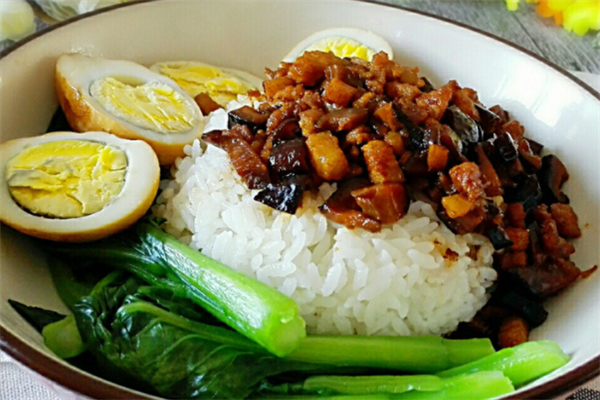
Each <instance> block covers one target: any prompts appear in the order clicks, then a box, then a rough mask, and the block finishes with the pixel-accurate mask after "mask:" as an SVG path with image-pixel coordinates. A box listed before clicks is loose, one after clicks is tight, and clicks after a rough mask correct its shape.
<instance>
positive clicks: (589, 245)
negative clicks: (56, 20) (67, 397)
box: [0, 1, 600, 397]
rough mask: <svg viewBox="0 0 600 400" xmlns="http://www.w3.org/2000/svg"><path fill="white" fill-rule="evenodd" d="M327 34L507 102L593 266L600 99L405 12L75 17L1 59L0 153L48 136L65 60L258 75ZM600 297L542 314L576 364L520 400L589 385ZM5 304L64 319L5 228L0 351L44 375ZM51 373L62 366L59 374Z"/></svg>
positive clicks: (43, 278)
mask: <svg viewBox="0 0 600 400" xmlns="http://www.w3.org/2000/svg"><path fill="white" fill-rule="evenodd" d="M330 27H358V28H364V29H368V30H371V31H373V32H375V33H377V34H379V35H380V36H382V37H383V38H385V39H386V40H387V41H389V43H390V44H391V45H392V48H393V50H394V54H395V60H396V61H398V62H400V63H402V64H404V65H410V66H419V67H420V70H421V73H422V74H423V75H425V76H427V77H429V78H430V80H431V81H432V82H433V83H434V84H443V83H445V82H447V81H448V80H450V79H455V80H457V81H458V82H459V84H461V85H462V86H466V87H471V88H474V89H476V90H477V91H478V93H479V96H480V99H481V101H482V102H483V104H486V105H488V106H492V105H494V104H501V105H502V106H503V107H504V108H505V109H506V110H508V111H509V112H510V113H511V114H512V116H513V117H514V118H516V119H518V120H519V121H520V122H521V123H522V124H523V125H524V126H525V128H526V135H528V136H529V137H531V138H533V139H534V140H536V141H538V142H541V143H543V144H544V145H545V148H546V150H547V151H549V152H552V153H555V154H557V155H558V156H559V157H560V158H561V159H562V160H563V162H564V163H565V164H566V166H567V168H568V170H569V172H570V176H571V178H570V180H569V181H568V183H567V184H566V186H565V192H566V193H567V194H568V195H569V196H570V198H571V204H572V206H573V208H574V209H575V210H576V212H577V214H578V215H579V219H580V225H581V227H582V230H583V236H582V238H581V239H578V240H576V241H575V247H576V249H577V252H576V254H575V255H574V261H575V262H576V264H577V265H578V266H579V267H580V268H581V269H583V270H586V269H589V268H591V267H592V266H593V265H596V264H597V263H598V259H599V258H600V257H599V252H600V246H598V233H599V232H598V230H599V212H598V211H599V209H600V206H599V203H598V198H599V187H600V184H599V178H598V167H599V165H598V164H599V156H598V154H600V131H599V129H600V128H599V121H600V100H599V99H598V98H597V97H595V96H594V95H593V94H592V93H591V91H589V90H588V89H586V88H585V87H583V86H581V85H579V84H578V83H576V82H575V81H574V80H572V79H571V78H569V77H568V76H567V75H566V74H565V73H563V72H561V71H559V70H557V69H556V68H554V67H552V66H550V65H548V64H546V63H544V62H542V61H540V60H537V59H535V58H534V57H532V56H530V55H528V54H525V53H523V52H522V51H520V50H517V49H515V48H512V47H510V46H508V45H506V44H504V43H501V42H500V41H498V40H496V39H494V38H491V37H487V36H484V35H481V34H480V33H477V32H474V31H471V30H468V29H465V28H462V27H459V26H456V25H453V24H451V23H448V22H445V21H441V20H438V19H435V18H431V17H427V16H423V15H419V14H415V13H412V12H408V11H404V10H401V9H395V8H391V7H385V6H379V5H374V4H369V3H363V2H338V1H336V2H251V1H243V2H239V1H238V2H227V1H202V2H196V1H160V2H147V3H141V4H136V5H132V6H126V7H122V8H118V9H114V10H111V11H108V12H103V13H99V14H97V15H94V16H91V17H88V18H83V19H80V20H77V21H74V22H72V23H69V24H66V25H64V26H61V27H59V28H57V29H54V30H52V31H50V32H48V33H46V34H44V35H41V36H40V37H38V38H36V39H34V40H31V41H29V42H28V43H26V44H24V45H23V46H21V47H19V48H17V49H15V50H14V51H11V52H9V53H8V54H6V55H5V56H4V57H3V58H2V59H1V60H0V141H2V142H4V141H6V140H9V139H13V138H17V137H25V136H32V135H37V134H40V133H42V132H44V131H45V128H46V127H47V125H48V122H49V121H50V118H51V116H52V114H53V113H54V111H55V110H56V108H57V104H58V103H57V100H56V97H55V92H54V80H53V77H54V64H55V61H56V58H57V57H58V56H59V55H60V54H62V53H68V52H81V53H84V54H88V55H96V56H102V57H106V58H111V59H126V60H132V61H136V62H139V63H142V64H147V65H149V64H151V63H154V62H157V61H166V60H198V61H203V62H207V63H211V64H215V65H220V66H227V67H232V68H237V69H241V70H246V71H249V72H251V73H254V74H256V75H258V76H263V72H262V71H263V69H264V68H265V67H269V68H275V67H277V65H278V62H279V60H280V59H281V58H282V57H283V56H284V55H285V54H286V53H287V52H288V51H289V50H290V49H291V48H292V47H293V46H294V45H295V44H296V43H297V42H299V41H300V40H301V39H303V38H304V37H306V36H308V35H309V34H311V33H313V32H315V31H318V30H321V29H325V28H330ZM0 172H1V173H4V172H3V171H0ZM1 206H2V205H1V204H0V207H1ZM599 293H600V276H599V274H598V273H595V274H592V275H591V276H590V277H589V278H588V279H585V280H580V281H579V282H577V283H576V284H574V285H573V286H571V287H570V288H569V289H568V290H567V291H565V292H564V293H562V294H560V295H559V296H557V297H556V298H553V299H552V300H551V301H549V302H548V303H547V308H548V310H549V312H550V316H549V318H548V320H547V321H546V322H545V323H544V324H543V325H542V326H541V327H539V328H537V329H535V330H534V331H533V332H532V339H535V340H538V339H549V340H555V341H557V342H558V343H559V344H560V345H561V346H562V348H563V349H564V350H565V351H566V352H567V353H568V354H569V355H570V356H571V361H570V362H569V363H568V364H567V365H565V366H564V367H563V368H561V369H559V370H557V371H555V372H554V373H552V374H550V375H548V376H546V377H544V378H543V379H540V380H538V381H536V382H534V383H533V384H531V385H529V386H527V387H526V388H524V389H522V391H523V390H525V393H521V394H520V395H519V396H533V393H535V396H540V397H545V396H547V395H549V391H550V390H553V391H559V392H560V391H562V390H566V389H567V388H568V387H570V386H572V385H573V384H575V383H578V382H579V381H580V380H581V379H584V378H589V377H590V374H594V371H595V370H597V367H598V366H597V365H596V368H595V369H594V368H592V369H590V363H594V362H596V363H597V360H598V355H599V354H600V320H599V315H600V299H599ZM8 299H14V300H17V301H20V302H22V303H25V304H28V305H34V306H40V307H43V308H48V309H54V310H56V311H59V312H64V311H66V307H65V306H64V305H63V304H62V303H61V301H60V299H59V298H58V296H57V294H56V292H55V290H54V287H53V285H52V283H51V279H50V277H49V274H48V272H47V270H46V266H45V261H44V257H43V254H42V253H41V252H40V251H39V250H38V249H36V248H35V246H34V245H33V242H31V241H30V240H29V239H28V238H27V237H25V236H23V235H21V234H19V233H17V232H15V231H13V230H11V229H10V228H7V227H5V226H2V227H1V237H0V325H1V327H2V328H3V329H4V331H5V332H6V333H7V334H10V336H11V337H15V338H16V339H14V338H13V340H11V341H10V343H9V342H8V341H3V346H4V348H5V350H7V351H8V352H9V353H11V354H13V355H17V357H18V356H19V354H20V353H21V352H20V351H16V350H15V343H17V344H18V346H17V347H19V348H20V349H21V350H22V349H23V348H26V349H28V352H29V353H30V354H35V357H33V358H32V357H28V359H27V360H22V361H26V362H27V363H28V364H29V365H30V366H32V367H33V368H35V369H37V370H38V372H40V373H42V374H44V375H48V376H50V375H49V373H48V371H45V370H44V367H42V366H40V365H38V364H36V362H35V360H36V359H39V357H42V358H47V357H49V358H54V357H55V356H53V355H52V354H51V353H50V352H49V351H48V350H47V349H46V348H45V347H44V345H43V342H42V339H41V337H40V335H39V334H37V333H36V332H35V331H34V329H33V328H31V327H30V326H29V325H28V324H27V323H26V322H25V321H24V320H23V319H21V318H20V317H19V316H18V315H17V314H16V312H15V311H14V310H13V309H12V308H11V307H10V306H9V305H8V303H7V300H8ZM3 340H5V339H3ZM32 360H34V361H32ZM58 362H59V363H60V365H63V368H64V366H66V365H67V364H66V363H64V362H62V361H58ZM69 368H70V367H69ZM577 371H579V372H577ZM581 371H583V372H581ZM590 371H592V372H590ZM583 374H585V376H583ZM52 376H55V375H52ZM78 376H79V375H77V374H76V373H73V374H72V376H71V377H64V379H62V383H64V384H66V385H67V386H71V387H75V386H72V385H71V384H70V380H75V379H78V378H77V377H78ZM561 376H562V377H563V378H562V379H560V377H561ZM565 376H566V378H565ZM98 381H100V380H98ZM549 382H550V383H549ZM557 382H558V383H557ZM100 385H108V384H107V383H100ZM541 385H545V386H541ZM107 387H109V386H107ZM111 387H112V386H111ZM540 387H541V389H540ZM536 388H537V389H536ZM129 393H131V396H135V394H134V392H129ZM87 394H92V395H93V393H92V392H88V393H87Z"/></svg>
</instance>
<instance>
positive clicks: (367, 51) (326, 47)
mask: <svg viewBox="0 0 600 400" xmlns="http://www.w3.org/2000/svg"><path fill="white" fill-rule="evenodd" d="M317 50H318V51H324V52H332V53H333V54H335V55H336V56H338V57H342V58H343V57H358V58H360V59H362V60H365V61H371V59H372V58H373V56H374V55H375V52H374V51H373V50H372V49H371V48H369V47H367V46H365V45H364V44H362V43H359V42H357V41H355V40H352V39H348V38H344V37H330V38H326V39H322V40H319V41H318V42H315V43H313V44H311V45H310V46H309V47H308V48H306V50H305V51H317Z"/></svg>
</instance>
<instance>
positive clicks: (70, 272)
mask: <svg viewBox="0 0 600 400" xmlns="http://www.w3.org/2000/svg"><path fill="white" fill-rule="evenodd" d="M48 269H49V270H50V275H51V276H52V282H53V283H54V287H55V288H56V292H57V293H58V296H59V297H60V298H61V300H62V301H63V302H64V303H65V304H66V306H67V307H69V309H70V310H71V311H73V306H74V305H75V303H77V302H79V300H80V299H81V298H82V297H84V296H87V295H89V294H90V293H91V292H92V289H93V288H94V286H95V285H96V284H97V283H98V282H99V281H100V280H101V279H102V278H103V277H105V276H106V275H108V273H109V272H110V270H107V269H106V268H104V267H102V266H101V265H94V266H92V267H88V268H76V267H71V266H69V265H67V264H66V263H64V262H63V261H62V260H60V259H58V258H50V259H49V260H48Z"/></svg>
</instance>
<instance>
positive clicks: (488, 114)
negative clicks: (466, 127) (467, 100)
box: [475, 103, 500, 138]
mask: <svg viewBox="0 0 600 400" xmlns="http://www.w3.org/2000/svg"><path fill="white" fill-rule="evenodd" d="M475 108H476V109H477V111H478V112H479V119H480V121H479V124H480V125H481V128H482V129H483V132H484V133H485V136H486V138H490V137H492V135H493V134H494V132H496V130H497V128H498V126H500V117H498V115H496V114H495V113H494V112H493V111H490V110H488V109H487V108H485V107H484V106H482V105H480V104H477V103H475Z"/></svg>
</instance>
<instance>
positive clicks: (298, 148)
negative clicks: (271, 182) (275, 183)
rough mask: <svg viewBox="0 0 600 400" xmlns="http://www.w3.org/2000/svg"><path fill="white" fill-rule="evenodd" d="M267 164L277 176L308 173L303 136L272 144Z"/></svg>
mask: <svg viewBox="0 0 600 400" xmlns="http://www.w3.org/2000/svg"><path fill="white" fill-rule="evenodd" d="M269 166H270V167H271V170H272V171H273V172H275V173H276V174H277V175H278V176H279V177H284V176H286V175H289V174H306V173H308V172H309V170H310V164H309V162H308V151H307V149H306V146H305V145H304V138H295V139H292V140H286V141H281V142H279V143H277V144H276V145H275V146H273V149H272V150H271V155H270V157H269Z"/></svg>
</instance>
